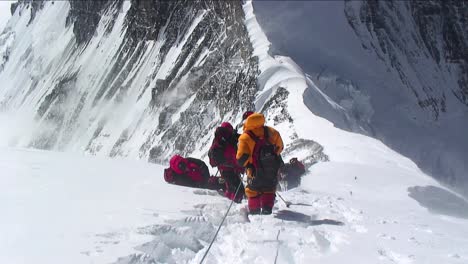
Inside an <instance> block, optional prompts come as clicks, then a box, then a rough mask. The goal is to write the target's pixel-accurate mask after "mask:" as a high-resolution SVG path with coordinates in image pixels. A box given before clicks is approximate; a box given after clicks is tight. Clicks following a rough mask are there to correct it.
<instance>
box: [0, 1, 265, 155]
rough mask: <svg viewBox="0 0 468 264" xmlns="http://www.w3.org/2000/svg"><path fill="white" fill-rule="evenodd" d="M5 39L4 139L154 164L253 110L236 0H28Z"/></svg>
mask: <svg viewBox="0 0 468 264" xmlns="http://www.w3.org/2000/svg"><path fill="white" fill-rule="evenodd" d="M10 25H12V27H11V28H9V29H8V30H5V31H4V32H3V33H2V34H1V36H0V53H1V55H0V58H3V59H2V60H1V61H0V83H1V84H2V88H1V89H0V111H1V112H2V114H1V117H0V119H1V120H2V122H1V126H2V127H1V131H2V132H1V133H2V137H1V141H2V142H1V143H2V144H3V145H10V146H23V147H34V148H42V149H54V150H63V151H76V152H83V151H84V152H87V153H93V154H100V155H106V156H128V157H133V158H143V159H147V158H148V156H150V160H152V161H158V160H159V161H161V160H164V159H166V158H167V157H168V156H170V155H171V154H173V153H174V152H179V153H181V154H184V155H185V154H188V153H196V152H199V153H204V151H205V149H206V146H207V145H208V144H207V143H208V142H209V140H210V138H211V137H212V133H211V132H212V129H213V128H214V127H215V126H216V125H217V124H219V123H220V122H221V120H224V121H235V120H236V118H238V117H239V116H240V114H239V113H242V111H244V110H245V109H248V108H251V107H252V103H253V98H254V94H255V92H256V74H257V66H256V60H255V59H254V58H253V57H252V54H251V45H250V43H249V41H248V38H247V34H246V31H245V27H244V24H243V11H242V6H241V3H240V2H235V1H223V2H219V1H186V2H180V1H71V2H68V1H44V2H28V1H21V2H20V3H19V4H18V5H17V6H16V9H15V13H14V15H13V17H12V18H11V19H10Z"/></svg>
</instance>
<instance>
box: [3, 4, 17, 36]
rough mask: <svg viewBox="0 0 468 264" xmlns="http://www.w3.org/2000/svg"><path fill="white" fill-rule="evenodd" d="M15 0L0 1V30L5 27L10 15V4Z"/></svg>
mask: <svg viewBox="0 0 468 264" xmlns="http://www.w3.org/2000/svg"><path fill="white" fill-rule="evenodd" d="M14 2H16V1H0V32H1V31H3V29H4V28H5V26H6V24H7V22H8V19H10V17H11V11H10V5H11V4H12V3H14Z"/></svg>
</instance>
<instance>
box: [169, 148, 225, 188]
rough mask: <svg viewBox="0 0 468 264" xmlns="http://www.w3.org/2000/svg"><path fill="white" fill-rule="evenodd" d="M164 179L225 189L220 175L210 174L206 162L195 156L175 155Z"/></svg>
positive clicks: (188, 184)
mask: <svg viewBox="0 0 468 264" xmlns="http://www.w3.org/2000/svg"><path fill="white" fill-rule="evenodd" d="M164 180H165V181H166V182H168V183H171V184H175V185H181V186H187V187H194V188H203V189H210V190H219V189H224V184H223V183H220V181H219V178H218V177H214V176H210V172H209V170H208V167H207V166H206V164H205V162H203V161H202V160H199V159H195V158H190V157H188V158H183V157H182V156H180V155H174V156H173V157H172V158H171V160H170V161H169V168H167V169H165V170H164Z"/></svg>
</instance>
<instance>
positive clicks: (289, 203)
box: [276, 192, 291, 208]
mask: <svg viewBox="0 0 468 264" xmlns="http://www.w3.org/2000/svg"><path fill="white" fill-rule="evenodd" d="M276 194H277V195H278V196H279V198H281V200H283V202H284V204H285V205H286V207H287V208H289V206H291V202H288V201H286V200H284V198H283V196H281V194H279V192H276Z"/></svg>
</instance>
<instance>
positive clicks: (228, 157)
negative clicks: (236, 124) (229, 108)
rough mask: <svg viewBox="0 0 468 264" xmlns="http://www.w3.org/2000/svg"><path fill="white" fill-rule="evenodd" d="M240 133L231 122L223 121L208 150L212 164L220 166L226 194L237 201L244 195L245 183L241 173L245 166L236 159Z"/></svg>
mask: <svg viewBox="0 0 468 264" xmlns="http://www.w3.org/2000/svg"><path fill="white" fill-rule="evenodd" d="M238 138H239V134H237V131H235V130H234V128H233V127H232V125H231V124H230V123H229V122H223V123H222V124H221V126H219V127H218V128H216V131H215V137H214V139H213V142H212V144H211V147H210V150H209V152H208V157H209V158H210V165H211V166H212V167H218V169H219V172H220V173H221V178H222V179H223V180H224V181H225V191H224V195H225V196H226V197H227V198H228V199H230V200H233V201H234V202H236V203H240V202H241V201H242V198H243V197H244V185H243V184H242V181H241V174H242V173H243V172H244V168H243V167H242V166H239V165H238V163H237V160H236V153H237V141H238Z"/></svg>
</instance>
